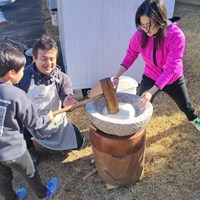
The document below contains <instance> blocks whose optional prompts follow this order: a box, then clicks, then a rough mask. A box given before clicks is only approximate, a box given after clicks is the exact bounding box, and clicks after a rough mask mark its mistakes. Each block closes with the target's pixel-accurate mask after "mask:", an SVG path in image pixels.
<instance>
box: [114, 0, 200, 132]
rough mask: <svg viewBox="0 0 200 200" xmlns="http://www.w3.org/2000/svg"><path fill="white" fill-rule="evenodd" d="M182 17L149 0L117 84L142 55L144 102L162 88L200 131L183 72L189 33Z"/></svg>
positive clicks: (140, 13)
mask: <svg viewBox="0 0 200 200" xmlns="http://www.w3.org/2000/svg"><path fill="white" fill-rule="evenodd" d="M179 19H180V18H179V17H174V18H172V19H170V20H168V19H167V11H166V7H165V4H164V2H163V1H162V0H145V1H144V2H143V3H142V4H141V5H140V6H139V8H138V10H137V12H136V16H135V22H136V27H137V29H138V30H137V31H136V33H135V34H134V35H133V36H132V38H131V40H130V43H129V47H128V50H127V53H126V56H125V58H124V59H123V61H122V63H121V66H120V69H119V71H118V72H117V74H116V75H115V77H114V80H113V84H114V86H115V87H117V86H118V83H119V77H120V76H121V75H122V74H123V73H124V72H125V71H126V70H128V69H129V68H130V67H131V65H132V64H133V63H134V61H135V60H136V59H137V57H138V55H139V54H141V56H142V58H143V60H144V62H145V68H144V74H143V76H142V81H141V85H140V87H139V90H138V95H139V96H141V105H142V106H144V105H145V104H146V103H147V102H148V101H151V102H152V101H153V98H154V97H155V95H156V94H157V93H158V92H159V91H161V90H162V91H164V92H166V93H167V94H168V95H169V96H170V97H171V98H172V99H173V100H174V101H175V103H176V104H177V105H178V107H179V108H180V110H181V111H183V112H184V113H185V115H186V116H187V118H188V120H189V121H191V122H192V123H193V124H194V125H195V127H196V128H197V130H198V131H200V118H198V116H197V114H196V113H195V109H194V108H193V105H192V103H191V101H190V99H189V96H188V92H187V88H186V85H185V80H184V75H183V54H184V49H185V36H184V34H183V32H182V31H181V30H180V29H179V28H178V27H177V23H178V21H179Z"/></svg>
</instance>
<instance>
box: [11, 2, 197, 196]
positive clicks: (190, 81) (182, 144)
mask: <svg viewBox="0 0 200 200" xmlns="http://www.w3.org/2000/svg"><path fill="white" fill-rule="evenodd" d="M174 15H176V16H177V15H178V16H180V17H181V18H182V20H181V21H180V27H181V28H182V29H183V31H184V33H185V35H186V37H187V46H186V52H185V57H184V64H185V78H186V81H187V86H188V91H189V94H190V97H191V100H192V101H193V103H194V106H195V108H196V109H197V111H198V112H199V111H200V103H199V98H200V87H199V85H200V70H199V61H200V56H199V52H200V34H199V32H200V25H199V24H200V6H197V5H190V4H184V3H179V2H177V3H176V5H175V13H174ZM68 117H69V119H70V120H71V121H72V122H73V123H74V124H76V125H77V126H78V127H79V128H80V129H81V130H82V131H83V132H84V133H85V136H86V144H85V146H84V148H83V149H82V150H80V151H69V152H68V151H64V152H55V151H50V150H47V149H45V148H43V147H41V146H39V145H37V144H36V145H37V151H38V155H39V159H40V164H39V166H38V170H39V172H40V175H41V177H42V179H43V181H44V182H46V181H48V180H49V179H50V178H51V177H55V176H57V177H59V178H60V180H61V188H60V191H59V193H58V194H57V196H56V197H55V198H54V199H57V200H153V199H156V200H188V199H190V200H199V199H200V186H199V185H200V156H199V152H200V133H199V132H198V131H197V130H196V129H195V128H194V127H193V126H192V125H191V124H190V123H189V122H188V121H187V119H186V117H185V116H184V115H183V113H181V112H180V111H179V109H178V108H177V106H176V105H175V104H174V102H173V101H172V100H171V99H170V98H169V97H168V96H167V95H165V94H164V93H161V94H160V95H159V96H158V97H157V98H156V100H155V102H154V114H153V117H152V119H151V121H150V123H149V124H148V126H147V128H146V130H147V141H146V149H145V166H144V172H143V175H142V177H141V179H140V181H139V182H137V183H136V184H135V185H131V186H129V187H121V188H116V189H112V190H108V189H107V188H106V185H105V183H104V182H103V181H102V180H101V179H100V177H99V175H98V173H95V174H93V175H91V176H90V177H88V178H87V179H85V180H84V179H83V178H84V176H85V175H87V174H88V173H89V172H91V171H92V170H93V169H95V165H94V164H91V163H90V161H91V159H92V158H93V153H92V149H91V145H90V139H89V134H88V131H87V130H88V128H89V124H90V122H89V121H88V118H87V115H86V112H85V109H84V108H80V109H78V110H75V111H73V112H71V113H68ZM13 183H14V186H15V188H16V189H18V188H19V187H22V186H25V187H27V188H28V190H29V197H28V199H32V200H35V199H36V197H35V195H34V194H33V192H32V191H31V189H30V188H29V187H28V185H27V183H26V182H25V180H23V179H22V178H21V177H20V176H19V175H18V174H15V179H14V181H13Z"/></svg>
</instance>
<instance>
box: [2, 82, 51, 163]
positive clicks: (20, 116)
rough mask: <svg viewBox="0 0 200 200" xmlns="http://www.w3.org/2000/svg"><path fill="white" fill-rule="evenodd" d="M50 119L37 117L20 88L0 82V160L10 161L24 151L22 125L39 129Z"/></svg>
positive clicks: (35, 111) (24, 143)
mask: <svg viewBox="0 0 200 200" xmlns="http://www.w3.org/2000/svg"><path fill="white" fill-rule="evenodd" d="M49 121H50V118H49V116H48V115H47V116H43V117H39V116H38V115H37V110H36V109H35V107H34V106H33V104H32V102H31V101H30V100H29V99H28V97H27V96H26V93H25V92H24V91H22V90H21V89H19V88H17V87H15V86H13V85H12V84H8V83H2V82H1V83H0V161H10V160H14V159H16V158H18V157H20V156H22V155H23V154H24V153H25V151H26V142H25V140H24V137H23V127H27V128H31V129H35V130H37V129H40V128H42V127H43V126H45V125H46V124H47V123H48V122H49Z"/></svg>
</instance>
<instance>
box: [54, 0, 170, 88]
mask: <svg viewBox="0 0 200 200" xmlns="http://www.w3.org/2000/svg"><path fill="white" fill-rule="evenodd" d="M142 2H143V0H137V1H136V0H57V6H58V24H59V37H60V42H61V47H62V53H63V61H64V67H65V71H66V73H67V74H68V75H69V77H70V78H71V80H72V83H73V87H74V89H82V88H90V87H92V86H93V85H94V84H95V83H97V82H98V81H99V80H100V79H103V78H105V77H110V76H114V75H115V73H116V72H117V71H118V69H119V66H120V63H121V61H122V59H123V57H124V56H125V53H126V50H127V48H128V44H129V40H130V38H131V36H132V35H133V33H134V32H135V30H136V28H135V22H134V21H135V12H136V10H137V8H138V6H139V5H140V4H141V3H142ZM173 2H174V0H170V1H169V3H168V4H169V5H168V7H170V10H171V14H170V15H172V14H173V10H174V3H173ZM143 67H144V64H143V61H142V59H141V58H139V59H137V61H136V62H135V63H134V66H133V67H132V68H131V69H130V70H128V71H127V72H126V73H125V74H124V75H126V76H131V77H133V78H134V79H135V80H136V81H138V82H140V81H141V77H142V73H143Z"/></svg>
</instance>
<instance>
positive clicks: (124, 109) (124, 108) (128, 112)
mask: <svg viewBox="0 0 200 200" xmlns="http://www.w3.org/2000/svg"><path fill="white" fill-rule="evenodd" d="M118 105H119V112H117V113H115V114H108V110H107V107H106V106H105V107H104V108H103V110H102V115H104V116H106V117H110V118H115V119H131V118H133V117H135V109H134V107H133V106H132V105H131V104H129V103H119V104H118Z"/></svg>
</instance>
